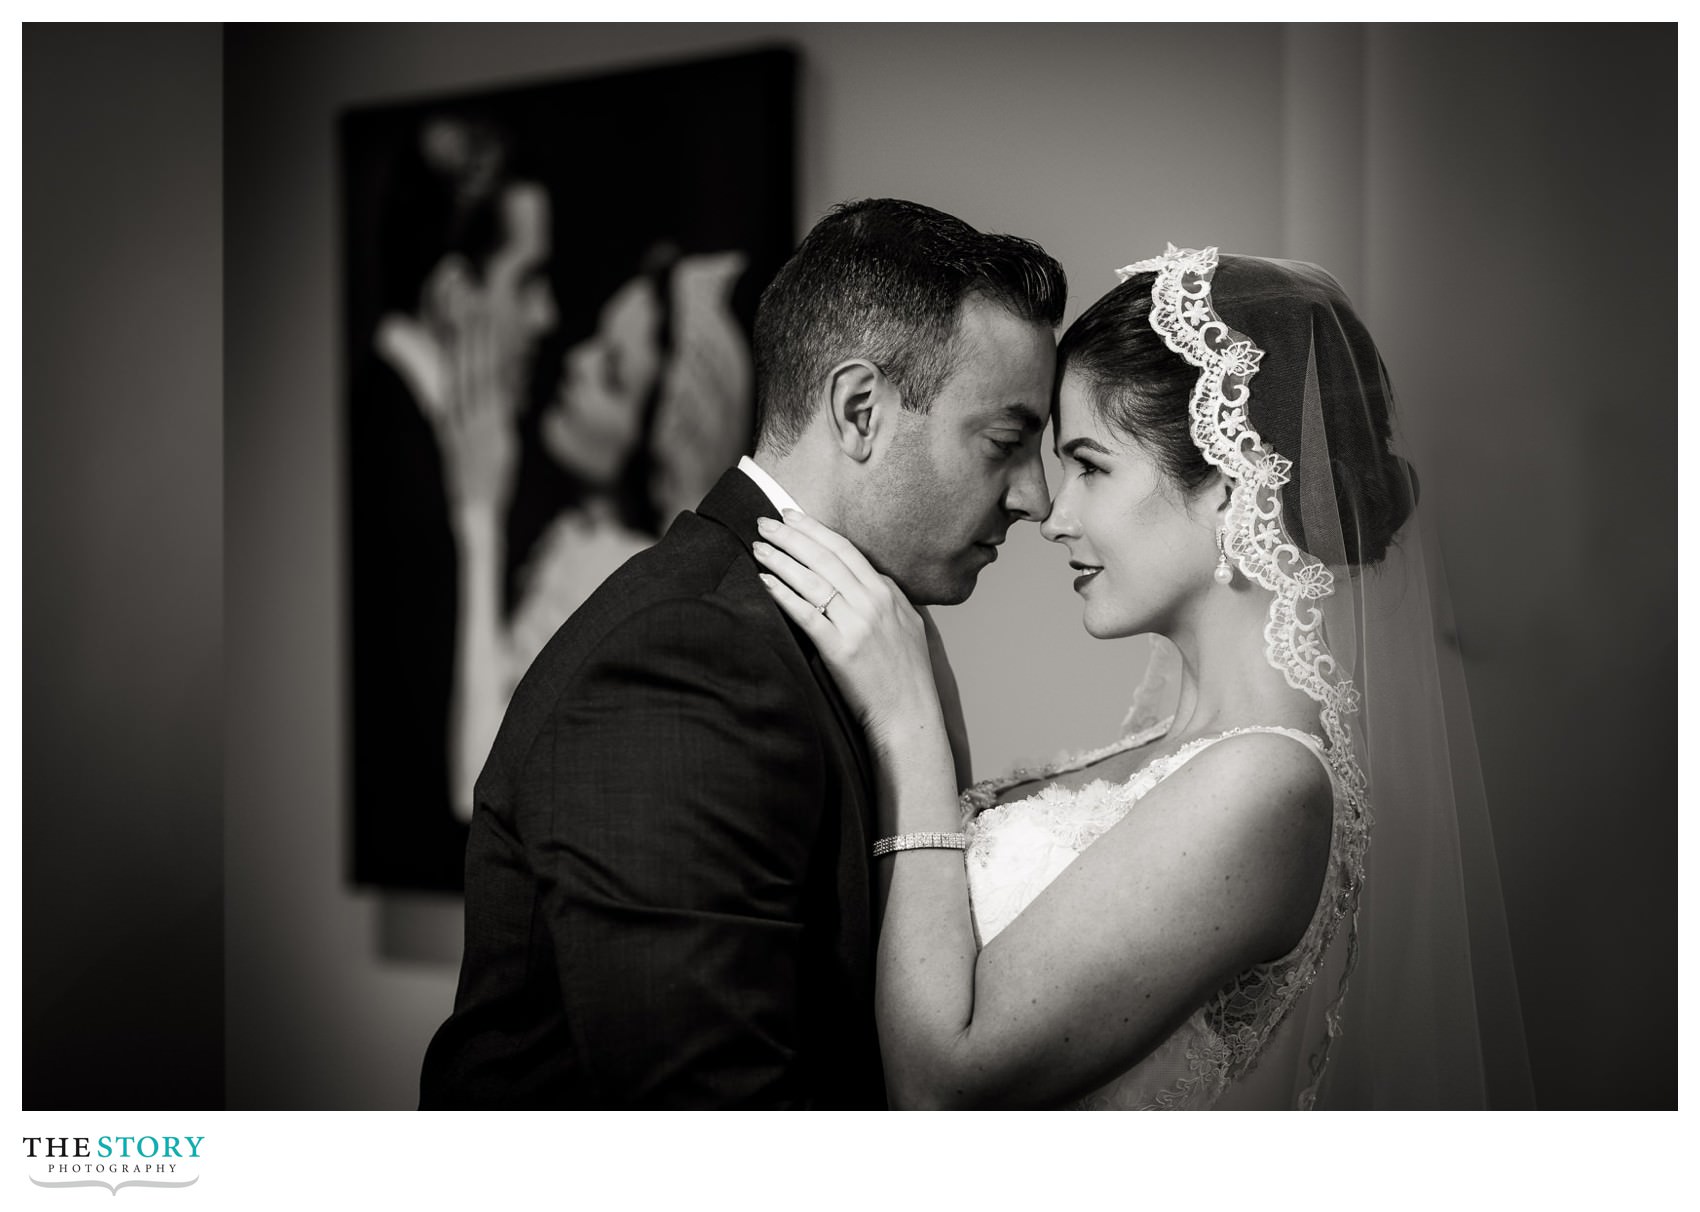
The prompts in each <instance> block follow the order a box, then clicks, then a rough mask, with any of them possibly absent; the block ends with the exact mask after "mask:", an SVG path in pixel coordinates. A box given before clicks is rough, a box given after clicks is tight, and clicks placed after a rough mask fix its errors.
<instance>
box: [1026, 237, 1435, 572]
mask: <svg viewBox="0 0 1700 1212" xmlns="http://www.w3.org/2000/svg"><path fill="white" fill-rule="evenodd" d="M1155 279H1156V274H1155V273H1154V272H1152V271H1149V270H1148V271H1145V272H1143V273H1137V274H1134V275H1133V276H1132V277H1130V278H1128V279H1127V280H1126V281H1125V282H1123V283H1122V284H1121V285H1120V286H1117V287H1116V288H1115V289H1114V290H1112V291H1110V292H1109V293H1108V294H1106V295H1104V296H1103V297H1102V298H1100V299H1099V300H1098V301H1097V302H1096V303H1094V304H1092V306H1091V307H1089V308H1087V310H1086V311H1085V313H1084V314H1082V315H1081V316H1080V318H1079V319H1077V320H1076V321H1075V322H1074V323H1073V324H1071V325H1069V328H1068V331H1067V332H1066V333H1064V334H1063V338H1062V341H1061V343H1060V344H1059V345H1058V347H1057V382H1058V383H1059V384H1060V383H1061V382H1062V378H1063V376H1064V375H1065V374H1072V375H1075V376H1076V377H1077V379H1079V380H1080V382H1081V383H1082V385H1083V386H1084V387H1085V388H1086V391H1087V395H1088V397H1089V398H1090V399H1091V401H1092V404H1093V407H1094V408H1095V409H1096V411H1097V413H1098V415H1099V417H1100V418H1102V419H1103V421H1104V422H1105V423H1106V424H1108V425H1111V426H1112V427H1114V428H1115V429H1117V430H1119V431H1121V432H1122V433H1125V434H1126V435H1128V437H1130V438H1131V439H1133V440H1134V441H1136V442H1138V443H1139V444H1140V446H1141V447H1143V448H1144V449H1145V450H1146V451H1148V452H1150V454H1151V455H1152V457H1153V458H1155V459H1156V460H1157V462H1158V465H1159V466H1160V467H1161V468H1162V469H1163V471H1164V472H1165V473H1166V474H1167V475H1168V477H1169V479H1170V480H1171V481H1172V482H1173V483H1174V484H1176V485H1177V486H1178V487H1179V488H1181V489H1182V490H1183V491H1185V492H1188V493H1192V492H1195V491H1197V489H1198V488H1199V487H1200V486H1201V485H1202V484H1204V482H1205V481H1206V480H1208V479H1209V478H1210V473H1211V470H1212V469H1211V467H1210V465H1209V464H1208V463H1206V462H1205V460H1204V455H1203V454H1202V453H1201V452H1200V450H1199V448H1198V446H1197V444H1196V443H1194V441H1193V439H1192V418H1191V414H1190V408H1189V405H1190V400H1191V395H1192V389H1193V385H1194V384H1195V383H1197V381H1198V373H1199V372H1198V368H1197V367H1195V366H1193V365H1191V364H1190V363H1189V362H1187V360H1186V359H1185V358H1183V357H1181V355H1180V354H1178V353H1175V352H1174V351H1173V350H1171V349H1170V348H1169V347H1168V346H1167V345H1165V344H1164V343H1163V338H1162V337H1161V336H1159V335H1158V334H1157V333H1156V332H1155V331H1154V330H1153V329H1152V327H1151V287H1152V284H1153V282H1154V281H1155ZM1213 300H1214V304H1215V307H1216V310H1217V312H1218V314H1220V315H1221V317H1222V319H1223V320H1224V321H1226V322H1227V323H1228V324H1229V325H1230V326H1231V327H1233V328H1234V329H1236V330H1238V331H1239V332H1242V333H1244V334H1246V336H1248V337H1249V338H1250V339H1251V340H1252V341H1253V342H1254V343H1255V344H1256V345H1258V346H1259V347H1260V348H1262V349H1263V350H1264V351H1265V356H1264V359H1263V363H1262V365H1261V367H1260V368H1259V370H1258V373H1257V375H1256V377H1255V378H1254V379H1253V380H1252V382H1251V407H1250V410H1249V411H1250V416H1249V420H1250V422H1251V425H1252V427H1253V428H1254V429H1256V430H1257V432H1258V434H1259V435H1260V436H1261V437H1262V438H1263V439H1264V441H1266V442H1267V443H1269V444H1270V445H1272V446H1273V447H1274V448H1275V449H1276V451H1277V452H1278V453H1280V454H1282V455H1284V456H1286V457H1287V458H1288V459H1290V460H1291V461H1292V463H1293V472H1292V480H1291V481H1290V482H1289V483H1288V484H1287V485H1286V487H1285V488H1283V489H1282V490H1281V496H1282V510H1281V512H1282V519H1283V521H1284V522H1285V523H1286V527H1287V531H1288V533H1289V534H1290V535H1292V538H1293V541H1294V542H1295V543H1297V544H1298V545H1299V547H1301V548H1302V549H1304V550H1305V551H1307V552H1310V554H1312V555H1315V556H1317V557H1318V558H1320V559H1323V560H1325V561H1330V562H1331V561H1332V560H1337V559H1340V558H1341V557H1342V556H1343V558H1344V562H1345V563H1347V564H1351V565H1356V566H1368V565H1372V564H1375V563H1377V562H1379V561H1380V560H1381V559H1382V557H1383V556H1385V555H1386V554H1387V548H1388V546H1389V544H1391V543H1392V541H1393V536H1394V535H1395V534H1397V533H1398V531H1399V528H1400V527H1401V526H1403V525H1404V524H1405V520H1406V519H1407V518H1408V517H1409V516H1410V513H1411V509H1412V507H1413V506H1414V505H1415V503H1416V472H1415V471H1414V470H1413V469H1412V468H1411V466H1410V465H1409V464H1408V463H1406V462H1405V460H1404V459H1402V458H1399V457H1398V456H1397V455H1395V454H1393V453H1392V451H1391V450H1389V449H1388V437H1389V432H1390V415H1389V412H1390V405H1391V400H1390V396H1389V393H1388V391H1387V390H1386V371H1385V368H1384V367H1383V366H1382V363H1381V356H1380V354H1379V353H1378V352H1377V351H1376V348H1375V343H1374V342H1373V341H1372V340H1371V339H1370V335H1369V333H1368V331H1367V330H1366V329H1365V328H1364V327H1363V324H1362V323H1361V322H1360V321H1359V320H1358V318H1357V315H1356V313H1354V312H1353V311H1352V309H1351V305H1350V303H1349V302H1347V300H1346V296H1345V294H1344V292H1342V291H1341V290H1340V288H1339V286H1338V284H1337V283H1335V282H1334V280H1333V279H1332V278H1330V277H1328V276H1327V275H1326V274H1324V273H1322V272H1321V271H1320V270H1317V269H1316V268H1315V267H1314V266H1302V267H1301V266H1297V265H1296V264H1295V263H1292V262H1280V261H1264V260H1261V259H1259V258H1252V257H1232V256H1224V257H1222V258H1221V261H1220V265H1219V267H1218V269H1217V272H1216V276H1215V279H1214V282H1213ZM1307 330H1308V331H1307ZM1307 348H1309V349H1310V350H1311V351H1312V357H1313V358H1314V360H1315V363H1316V364H1315V368H1314V372H1315V376H1316V386H1317V389H1318V392H1317V394H1318V395H1319V397H1320V400H1321V406H1322V420H1323V425H1324V428H1325V431H1326V434H1327V450H1328V466H1329V474H1330V478H1331V480H1332V482H1333V490H1334V500H1335V502H1336V503H1337V507H1338V509H1339V513H1340V529H1341V532H1342V542H1343V543H1344V545H1345V551H1344V552H1327V551H1313V550H1312V549H1311V547H1310V545H1309V544H1307V543H1306V541H1305V535H1304V530H1303V523H1302V520H1301V518H1300V510H1299V508H1298V504H1299V502H1300V501H1301V500H1303V499H1305V498H1304V489H1303V482H1304V477H1305V476H1306V475H1315V474H1316V468H1315V467H1314V466H1310V467H1307V466H1305V461H1304V458H1303V457H1302V456H1303V454H1304V451H1303V449H1302V448H1303V446H1304V443H1303V440H1302V439H1303V432H1302V426H1303V420H1304V397H1305V388H1306V379H1307V376H1308V375H1309V374H1310V373H1311V369H1312V368H1311V367H1310V365H1308V362H1309V361H1310V359H1307V358H1306V357H1305V356H1304V351H1305V350H1306V349H1307Z"/></svg>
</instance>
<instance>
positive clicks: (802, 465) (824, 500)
mask: <svg viewBox="0 0 1700 1212" xmlns="http://www.w3.org/2000/svg"><path fill="white" fill-rule="evenodd" d="M750 459H751V461H752V462H754V463H755V465H756V466H757V467H759V468H761V469H762V470H763V471H765V472H767V474H768V475H770V476H772V477H773V478H774V481H775V482H776V483H778V485H779V486H780V487H781V488H783V489H784V490H785V491H786V492H788V493H790V494H791V498H792V499H793V500H794V501H796V502H797V504H798V505H799V506H801V507H802V510H803V512H804V513H806V514H808V515H809V516H810V517H811V518H814V519H815V520H816V521H818V522H821V523H823V524H825V525H827V526H831V527H834V528H837V527H838V526H839V525H840V524H841V519H840V517H839V512H840V511H839V508H838V497H837V493H836V492H835V491H834V483H835V481H834V479H833V474H832V473H833V470H834V469H833V468H832V467H831V466H830V465H822V463H823V460H822V459H821V458H820V457H819V456H818V455H817V454H815V453H814V452H811V451H810V450H809V449H808V446H807V443H806V442H799V443H798V444H797V445H796V446H795V447H793V448H792V449H791V450H790V451H789V452H788V453H786V454H783V455H776V454H774V453H773V451H771V450H769V449H766V448H762V447H758V448H757V449H756V452H755V453H754V454H753V455H751V456H750Z"/></svg>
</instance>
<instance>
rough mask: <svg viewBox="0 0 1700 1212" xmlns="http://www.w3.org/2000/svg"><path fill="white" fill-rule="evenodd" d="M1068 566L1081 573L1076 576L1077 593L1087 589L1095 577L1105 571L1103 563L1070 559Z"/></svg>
mask: <svg viewBox="0 0 1700 1212" xmlns="http://www.w3.org/2000/svg"><path fill="white" fill-rule="evenodd" d="M1068 566H1069V567H1070V568H1072V569H1074V570H1075V571H1076V572H1078V573H1080V574H1081V575H1080V576H1077V577H1075V578H1074V592H1076V593H1079V592H1080V591H1081V590H1082V589H1085V588H1086V586H1087V584H1088V582H1090V581H1091V580H1092V578H1093V577H1095V576H1097V575H1098V574H1099V573H1100V572H1103V571H1104V569H1103V566H1102V565H1098V564H1082V563H1081V562H1080V561H1079V560H1070V561H1069V562H1068Z"/></svg>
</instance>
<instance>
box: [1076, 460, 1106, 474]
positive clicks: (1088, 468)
mask: <svg viewBox="0 0 1700 1212" xmlns="http://www.w3.org/2000/svg"><path fill="white" fill-rule="evenodd" d="M1074 466H1075V470H1076V471H1078V472H1079V473H1080V474H1081V475H1082V476H1095V475H1097V474H1099V473H1100V472H1101V471H1103V470H1104V469H1103V468H1102V467H1099V466H1097V465H1096V464H1094V463H1088V462H1087V461H1086V460H1085V459H1083V458H1081V457H1080V456H1079V455H1075V456H1074Z"/></svg>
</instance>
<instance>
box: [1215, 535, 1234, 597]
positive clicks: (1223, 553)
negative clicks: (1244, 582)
mask: <svg viewBox="0 0 1700 1212" xmlns="http://www.w3.org/2000/svg"><path fill="white" fill-rule="evenodd" d="M1216 550H1217V551H1218V552H1219V553H1220V554H1219V555H1218V556H1217V558H1216V572H1215V574H1214V575H1215V577H1216V583H1217V584H1218V585H1231V584H1232V583H1233V580H1234V569H1233V566H1232V565H1230V564H1229V563H1228V532H1227V530H1226V528H1220V527H1219V528H1218V529H1217V531H1216Z"/></svg>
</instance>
